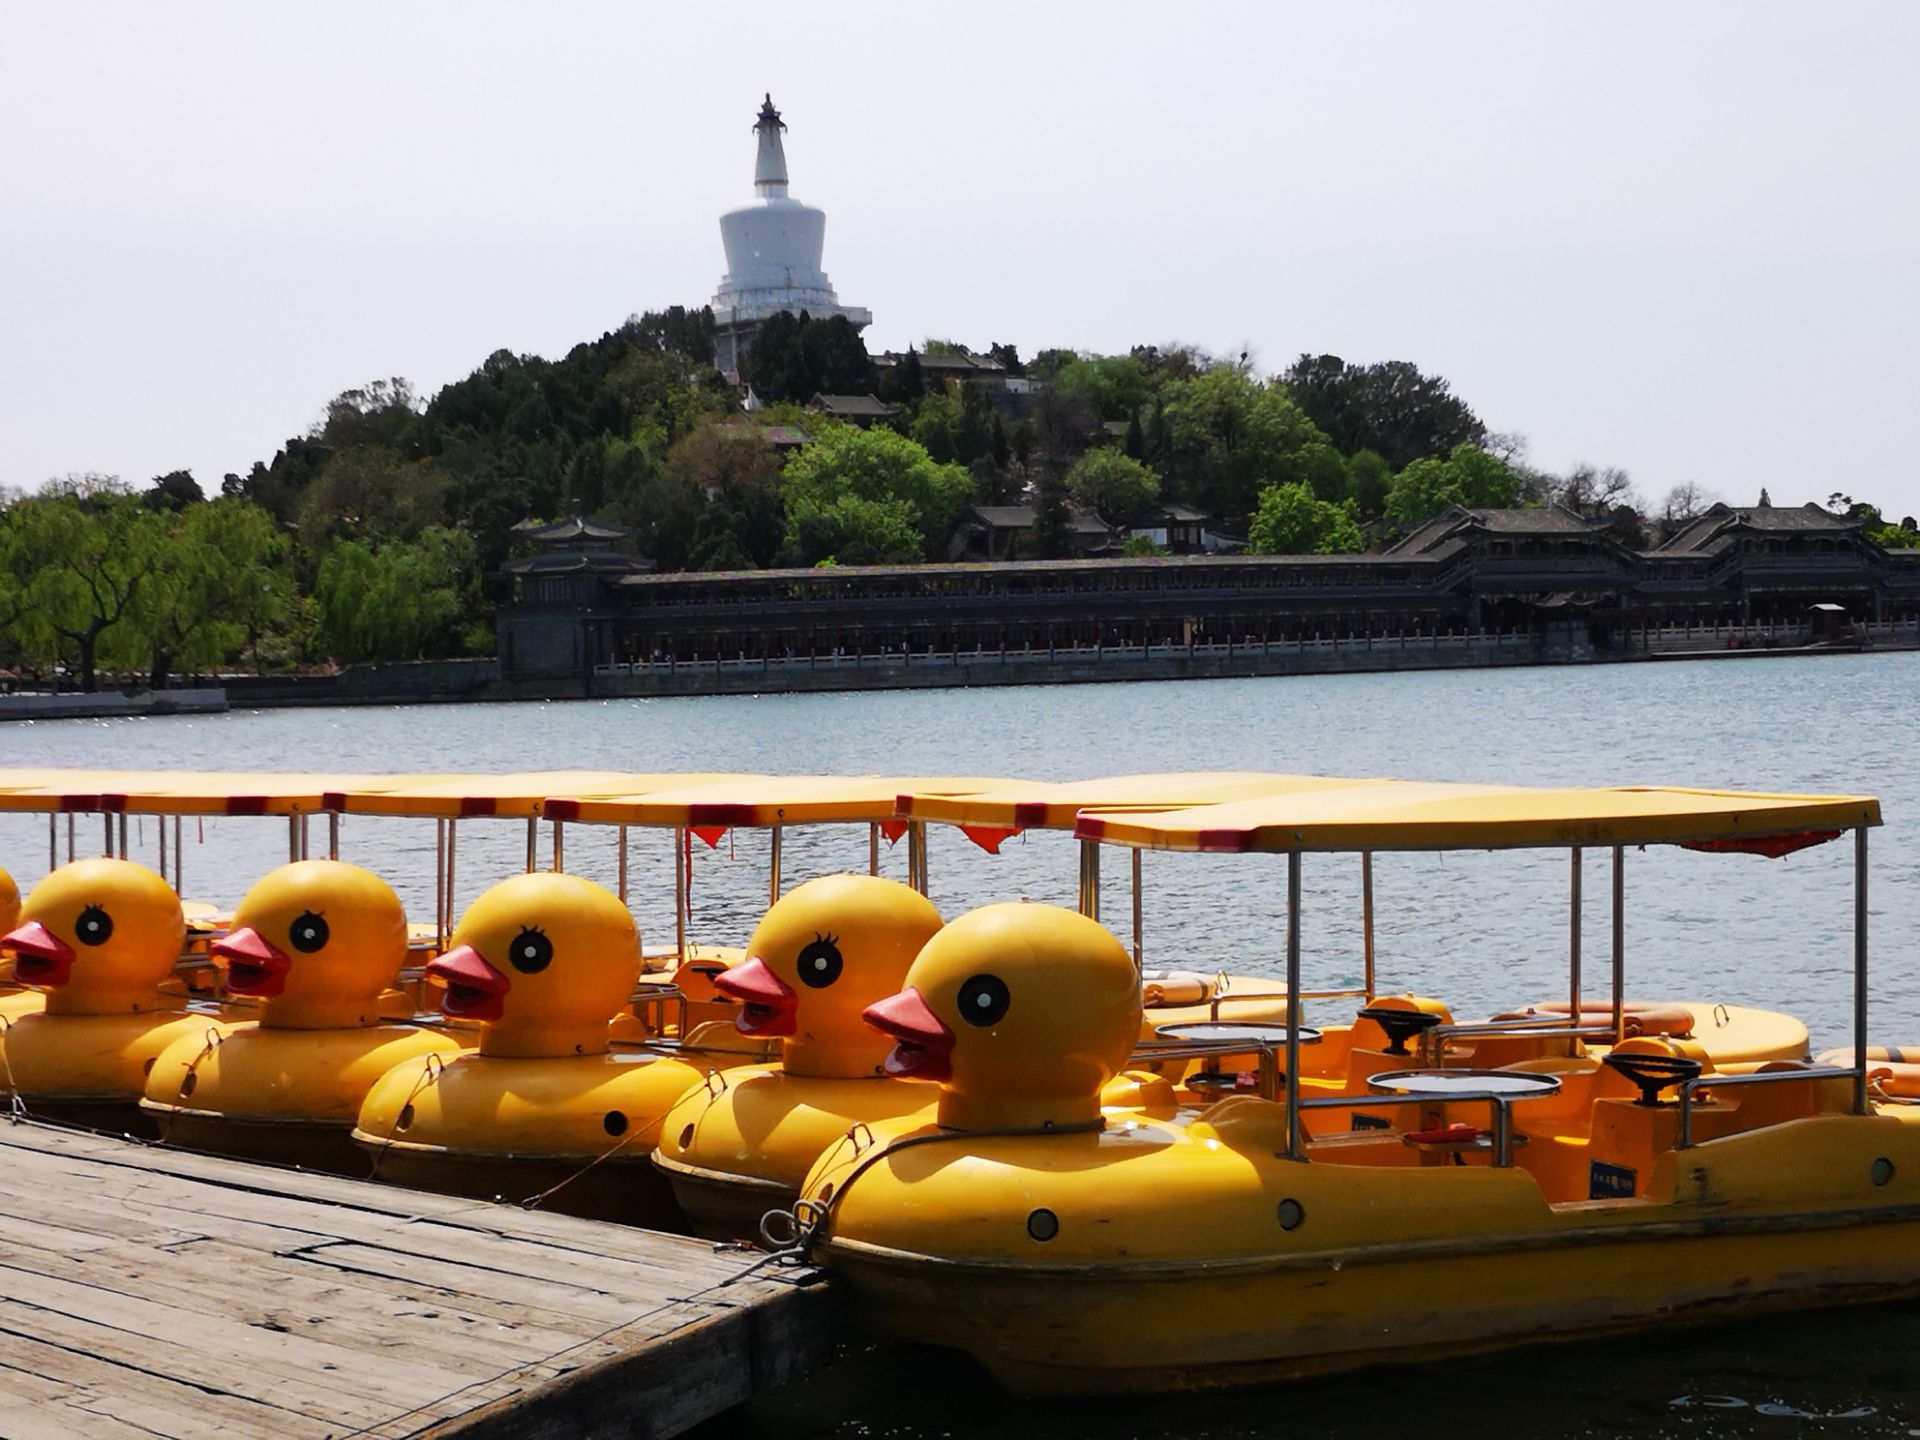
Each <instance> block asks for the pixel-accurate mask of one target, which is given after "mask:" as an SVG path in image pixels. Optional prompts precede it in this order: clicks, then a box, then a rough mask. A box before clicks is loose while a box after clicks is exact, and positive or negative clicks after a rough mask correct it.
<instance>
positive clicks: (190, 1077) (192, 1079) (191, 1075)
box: [147, 1061, 200, 1095]
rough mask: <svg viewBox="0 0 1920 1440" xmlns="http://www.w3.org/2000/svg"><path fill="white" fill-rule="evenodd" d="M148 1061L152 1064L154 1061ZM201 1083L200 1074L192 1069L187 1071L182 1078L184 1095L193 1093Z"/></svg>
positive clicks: (181, 1084)
mask: <svg viewBox="0 0 1920 1440" xmlns="http://www.w3.org/2000/svg"><path fill="white" fill-rule="evenodd" d="M147 1063H148V1064H152V1063H153V1062H152V1061H148V1062H147ZM199 1083H200V1076H199V1075H198V1074H197V1073H196V1072H194V1071H192V1070H189V1071H187V1073H186V1074H185V1075H183V1076H182V1077H181V1079H180V1093H181V1094H182V1095H191V1094H193V1091H194V1087H195V1086H196V1085H198V1084H199Z"/></svg>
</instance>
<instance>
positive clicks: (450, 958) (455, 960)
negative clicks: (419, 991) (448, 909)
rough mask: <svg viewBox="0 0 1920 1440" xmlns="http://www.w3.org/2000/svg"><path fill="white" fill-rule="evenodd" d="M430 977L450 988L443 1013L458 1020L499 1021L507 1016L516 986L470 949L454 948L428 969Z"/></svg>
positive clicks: (466, 947) (442, 1003) (467, 947)
mask: <svg viewBox="0 0 1920 1440" xmlns="http://www.w3.org/2000/svg"><path fill="white" fill-rule="evenodd" d="M427 974H429V975H431V976H433V978H434V979H436V980H438V981H440V982H441V983H442V984H443V985H445V986H446V987H447V993H446V994H445V995H442V996H441V997H440V1009H441V1012H442V1013H443V1014H446V1015H450V1016H452V1017H453V1018H454V1019H455V1020H498V1019H499V1018H500V1017H501V1016H502V1015H503V1014H505V1013H506V1008H507V1005H506V1000H507V991H509V990H511V989H512V988H513V982H512V981H511V980H509V979H507V977H506V976H504V975H502V974H501V973H500V972H499V971H498V970H496V969H494V968H493V966H491V965H489V964H488V963H487V957H486V956H484V955H482V954H481V953H480V952H479V951H478V950H476V949H474V948H473V947H472V946H471V945H456V946H454V947H453V949H451V950H449V951H447V953H446V954H444V955H442V956H440V958H439V959H437V960H435V961H433V962H432V963H431V964H429V965H428V966H427Z"/></svg>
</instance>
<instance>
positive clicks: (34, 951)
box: [0, 920, 73, 990]
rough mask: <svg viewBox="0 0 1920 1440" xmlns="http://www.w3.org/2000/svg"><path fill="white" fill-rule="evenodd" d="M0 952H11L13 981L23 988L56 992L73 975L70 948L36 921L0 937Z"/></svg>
mask: <svg viewBox="0 0 1920 1440" xmlns="http://www.w3.org/2000/svg"><path fill="white" fill-rule="evenodd" d="M0 949H3V950H11V951H13V954H14V961H13V978H14V979H15V980H17V981H19V983H20V984H22V985H30V986H33V987H34V988H36V989H38V988H43V987H44V988H45V989H49V990H57V989H59V988H60V987H61V986H62V985H64V984H66V983H67V977H68V976H69V975H70V974H72V972H73V947H72V946H71V945H69V944H67V942H66V941H64V940H62V939H61V938H60V937H59V936H58V935H56V934H54V933H53V932H52V931H51V930H49V929H47V927H46V926H44V925H42V924H41V923H40V922H39V921H38V920H29V921H28V922H27V923H26V924H24V925H22V926H21V927H20V928H19V929H18V930H15V931H12V932H11V933H9V934H7V935H0Z"/></svg>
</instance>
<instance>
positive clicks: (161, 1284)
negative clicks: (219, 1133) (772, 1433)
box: [0, 1122, 840, 1440]
mask: <svg viewBox="0 0 1920 1440" xmlns="http://www.w3.org/2000/svg"><path fill="white" fill-rule="evenodd" d="M758 1258H760V1257H757V1256H754V1255H751V1254H748V1253H746V1252H743V1251H739V1250H723V1249H719V1248H716V1247H715V1246H713V1245H712V1244H710V1243H708V1242H706V1241H698V1240H689V1239H683V1238H680V1237H677V1236H669V1235H659V1234H654V1233H651V1232H648V1231H643V1230H632V1229H627V1228H624V1227H620V1226H614V1225H603V1224H598V1223H595V1222H592V1221H586V1220H574V1219H569V1218H566V1217H563V1216H556V1215H546V1214H540V1213H537V1212H531V1211H525V1210H521V1209H518V1208H516V1207H510V1206H500V1205H492V1204H486V1203H476V1202H474V1201H471V1200H459V1199H453V1198H449V1197H445V1196H438V1195H426V1194H421V1193H418V1192H414V1191H408V1190H400V1189H395V1188H391V1187H386V1186H377V1185H371V1184H365V1183H362V1182H358V1181H353V1180H341V1179H335V1178H331V1177H326V1176H316V1175H309V1174H305V1173H300V1172H292V1171H283V1170H272V1169H267V1168H264V1167H261V1166H257V1165H246V1164H242V1163H238V1162H234V1161H227V1160H217V1159H211V1158H207V1157H203V1156H195V1155H190V1154H185V1153H182V1152H179V1151H173V1150H161V1149H158V1148H152V1147H147V1146H142V1145H137V1144H134V1143H131V1142H128V1141H124V1140H116V1139H111V1138H106V1137H101V1136H96V1135H91V1134H87V1133H83V1132H78V1131H69V1130H61V1129H57V1128H54V1127H51V1126H46V1125H41V1124H36V1123H33V1122H23V1123H19V1124H11V1125H9V1124H0V1434H4V1435H7V1436H10V1437H18V1440H24V1437H29V1436H33V1437H38V1436H49V1435H85V1436H88V1437H115V1436H135V1435H138V1436H144V1437H152V1436H155V1435H163V1436H170V1437H181V1440H185V1437H200V1436H223V1437H251V1436H260V1437H276V1440H278V1437H295V1436H314V1437H319V1436H345V1435H354V1436H367V1437H374V1436H379V1437H393V1436H402V1435H421V1434H436V1435H438V1434H454V1433H457V1434H459V1435H461V1436H468V1437H486V1436H504V1435H525V1434H533V1433H538V1434H541V1435H575V1434H579V1435H586V1434H597V1433H607V1432H609V1431H611V1430H614V1429H617V1430H618V1431H619V1433H621V1434H626V1435H635V1436H642V1435H646V1436H664V1435H673V1434H678V1433H679V1432H681V1431H683V1430H685V1429H688V1428H690V1427H691V1426H693V1425H696V1424H698V1423H700V1422H701V1421H703V1420H706V1419H708V1418H710V1417H712V1416H713V1415H716V1414H718V1413H720V1412H721V1411H723V1410H725V1409H727V1408H728V1407H730V1406H732V1405H735V1404H738V1403H740V1402H742V1401H744V1400H746V1399H747V1398H748V1397H749V1395H750V1394H751V1393H752V1392H753V1391H754V1390H755V1388H756V1387H760V1388H764V1387H768V1386H772V1385H776V1384H780V1383H782V1382H783V1381H785V1380H787V1379H791V1378H794V1377H795V1376H797V1375H798V1374H800V1373H802V1372H804V1371H805V1370H807V1369H808V1368H810V1367H811V1366H812V1365H813V1364H815V1363H818V1361H819V1360H820V1359H821V1358H823V1356H824V1355H825V1353H826V1352H827V1350H828V1349H829V1348H830V1347H831V1346H832V1344H833V1343H834V1341H835V1340H836V1339H837V1338H838V1337H839V1334H840V1329H839V1324H838V1314H837V1309H836V1304H835V1300H834V1297H833V1296H832V1294H830V1293H829V1291H828V1290H827V1288H826V1287H824V1286H821V1285H818V1284H813V1283H810V1282H812V1281H813V1280H815V1279H816V1278H817V1276H816V1272H812V1271H808V1270H802V1269H791V1268H781V1267H777V1266H774V1265H763V1266H762V1267H761V1268H759V1269H757V1270H756V1269H754V1268H753V1267H754V1263H755V1261H756V1259H758Z"/></svg>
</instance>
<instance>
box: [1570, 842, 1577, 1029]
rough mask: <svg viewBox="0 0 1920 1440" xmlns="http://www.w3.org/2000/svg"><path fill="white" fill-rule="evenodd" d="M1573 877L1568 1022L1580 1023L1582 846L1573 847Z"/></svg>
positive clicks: (1571, 883) (1571, 886) (1572, 1023)
mask: <svg viewBox="0 0 1920 1440" xmlns="http://www.w3.org/2000/svg"><path fill="white" fill-rule="evenodd" d="M1572 872H1573V873H1572V879H1571V882H1570V885H1569V892H1568V893H1569V895H1570V897H1571V899H1570V907H1571V908H1570V918H1569V919H1568V921H1567V984H1568V986H1569V988H1570V998H1569V1003H1570V1004H1571V1005H1572V1006H1573V1008H1572V1009H1571V1010H1570V1011H1568V1012H1567V1013H1568V1015H1569V1016H1570V1017H1571V1018H1570V1019H1569V1020H1568V1021H1567V1023H1568V1024H1569V1025H1578V1024H1579V1023H1580V847H1579V846H1578V845H1576V846H1574V847H1573V867H1572Z"/></svg>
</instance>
